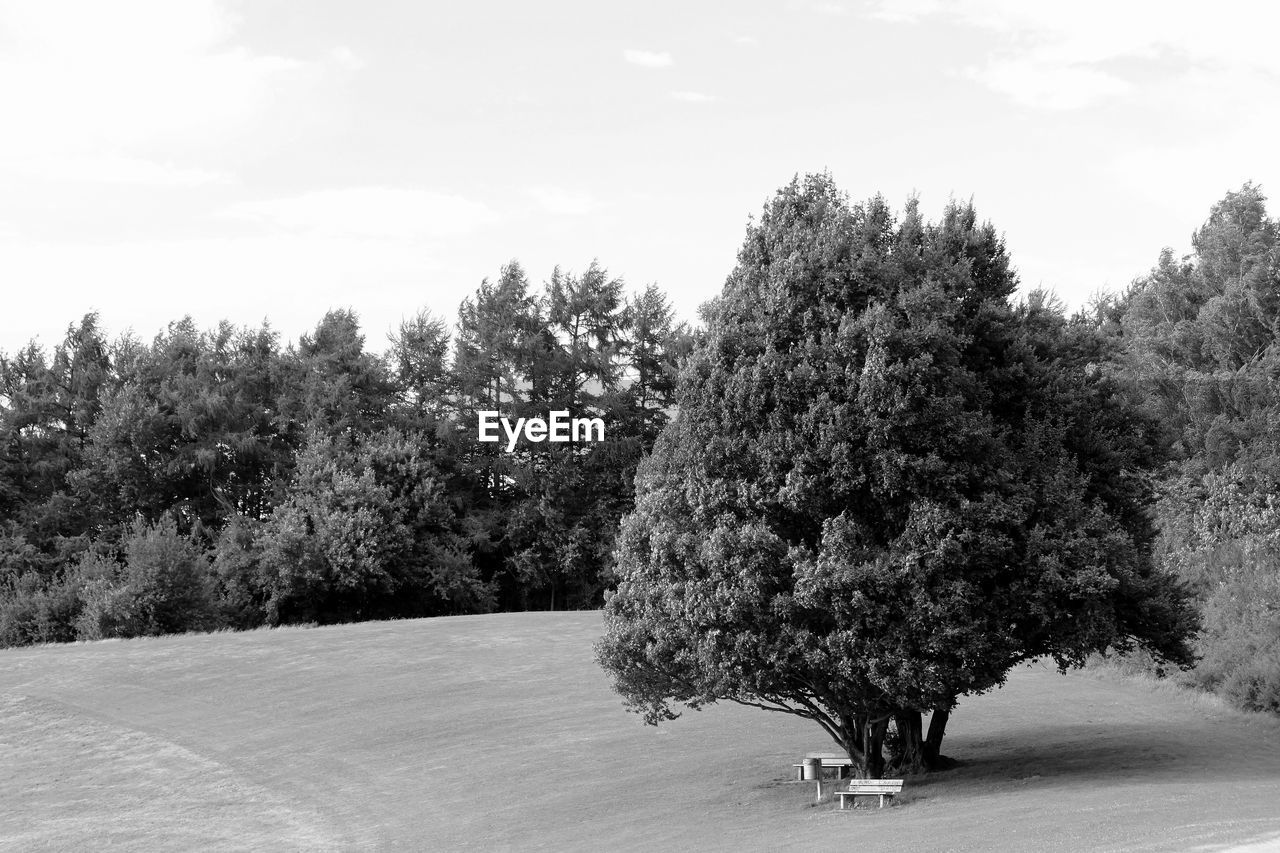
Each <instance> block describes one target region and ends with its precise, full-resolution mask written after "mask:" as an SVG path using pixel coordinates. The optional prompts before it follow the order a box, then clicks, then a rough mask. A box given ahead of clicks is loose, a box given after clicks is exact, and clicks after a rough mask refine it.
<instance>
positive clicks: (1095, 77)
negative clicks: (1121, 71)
mask: <svg viewBox="0 0 1280 853" xmlns="http://www.w3.org/2000/svg"><path fill="white" fill-rule="evenodd" d="M966 74H967V76H969V77H970V78H972V79H974V80H977V81H978V82H980V83H983V84H985V85H986V86H987V87H989V88H991V89H994V90H995V91H997V92H1000V93H1001V94H1004V95H1008V96H1009V97H1011V98H1012V99H1013V100H1014V101H1016V102H1018V103H1020V104H1022V105H1024V106H1029V107H1040V108H1043V109H1052V110H1073V109H1078V108H1080V107H1085V106H1088V105H1089V104H1092V103H1094V102H1095V101H1097V100H1100V99H1102V98H1105V97H1109V96H1112V95H1123V94H1124V93H1126V92H1128V91H1129V90H1130V89H1131V88H1133V87H1132V86H1131V85H1130V84H1129V83H1126V82H1125V81H1124V80H1122V79H1120V78H1118V77H1115V76H1113V75H1111V74H1107V73H1106V72H1103V71H1099V70H1097V69H1095V68H1089V67H1082V66H1077V65H1053V64H1045V63H1038V62H1035V61H1030V60H1023V59H1011V60H993V61H991V62H988V63H987V64H986V65H985V66H981V67H977V68H969V69H967V70H966Z"/></svg>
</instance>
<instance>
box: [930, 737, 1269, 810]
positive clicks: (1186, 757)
mask: <svg viewBox="0 0 1280 853" xmlns="http://www.w3.org/2000/svg"><path fill="white" fill-rule="evenodd" d="M1236 735H1238V732H1225V733H1218V732H1215V731H1214V730H1213V727H1212V726H1211V725H1210V724H1206V725H1205V726H1204V728H1203V729H1201V730H1195V729H1189V730H1186V731H1175V730H1173V729H1171V728H1169V727H1164V726H1157V725H1140V724H1122V725H1111V726H1105V727H1100V726H1098V725H1097V724H1078V725H1067V726H1053V727H1044V728H1040V729H1021V730H1018V731H1017V732H1012V733H1010V734H1009V735H1007V736H1005V737H998V738H966V737H957V738H956V739H955V740H954V741H953V742H951V743H949V744H948V747H949V749H948V750H947V751H948V753H950V754H951V757H952V758H954V759H957V763H956V766H955V767H954V768H951V769H948V770H944V771H940V772H936V773H929V774H925V775H921V776H915V777H912V778H911V780H910V785H911V787H912V789H914V790H919V791H921V792H922V793H923V794H925V795H926V796H927V794H928V789H930V788H937V787H942V786H946V787H947V788H951V787H952V785H953V783H963V784H961V785H957V786H956V790H948V792H947V794H948V796H955V795H957V794H962V793H963V792H964V791H965V790H972V791H973V792H974V793H983V792H986V791H988V790H990V789H991V788H1003V787H1017V786H1022V785H1031V784H1035V785H1059V784H1061V785H1077V784H1079V783H1080V782H1089V783H1091V784H1097V785H1106V784H1126V785H1127V784H1144V783H1160V782H1169V781H1176V780H1183V779H1186V778H1187V777H1188V776H1195V777H1196V778H1197V779H1199V780H1201V781H1204V782H1209V783H1212V782H1224V783H1226V782H1237V783H1238V782H1242V781H1249V780H1265V781H1273V780H1274V779H1275V778H1276V776H1277V775H1280V747H1278V746H1277V745H1275V744H1271V743H1265V742H1258V741H1256V740H1250V739H1246V738H1241V737H1239V736H1236ZM974 783H979V784H976V785H975V784H974ZM922 789H923V790H922Z"/></svg>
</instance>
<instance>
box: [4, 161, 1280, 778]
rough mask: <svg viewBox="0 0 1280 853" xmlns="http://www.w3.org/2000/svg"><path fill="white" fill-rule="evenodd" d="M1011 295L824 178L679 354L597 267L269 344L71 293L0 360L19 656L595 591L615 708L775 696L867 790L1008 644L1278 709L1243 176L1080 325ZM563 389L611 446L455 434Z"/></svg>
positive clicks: (1264, 293)
mask: <svg viewBox="0 0 1280 853" xmlns="http://www.w3.org/2000/svg"><path fill="white" fill-rule="evenodd" d="M1015 284H1016V279H1015V276H1014V273H1013V271H1012V267H1011V265H1010V260H1009V258H1008V257H1007V256H1006V253H1005V250H1004V247H1003V245H1002V243H1001V241H1000V239H999V238H998V237H997V235H996V233H995V232H994V231H993V229H992V228H991V227H990V226H987V225H981V224H979V222H978V220H977V218H976V216H975V214H974V212H973V210H972V208H971V207H968V206H963V205H953V206H951V207H950V208H949V209H948V210H947V212H946V213H945V215H944V216H943V218H942V220H941V221H940V222H938V223H936V224H929V223H925V222H924V221H922V219H921V217H920V216H919V214H918V212H917V210H916V208H915V206H914V204H909V205H908V207H907V209H906V210H905V211H904V212H903V214H902V215H901V217H900V218H895V217H894V216H893V215H892V213H891V212H890V210H889V209H888V207H887V206H886V205H885V203H884V202H883V201H881V200H879V199H873V200H872V201H871V202H869V203H867V204H864V205H858V206H851V205H849V204H848V202H847V201H846V200H845V199H844V198H843V197H842V196H841V194H840V193H839V192H837V191H836V189H835V188H834V187H833V186H831V183H830V180H829V179H827V178H825V177H817V178H812V179H807V180H805V181H803V182H799V181H798V182H796V183H794V184H793V185H792V186H790V187H788V188H786V189H784V190H783V191H782V192H781V193H780V194H779V195H778V196H777V197H776V198H775V199H774V200H773V201H771V202H770V204H769V205H768V206H767V207H766V210H765V212H764V215H763V217H762V218H761V220H760V221H759V223H757V224H755V225H752V226H751V227H750V228H749V229H748V234H747V239H746V241H745V243H744V245H743V248H742V252H741V254H740V256H739V259H738V264H737V267H736V268H735V269H734V271H733V273H732V275H731V276H730V277H729V280H728V282H727V284H726V288H725V291H724V293H723V295H722V297H721V298H720V299H719V300H717V301H716V302H714V303H712V304H711V305H709V306H708V308H707V313H706V316H705V320H706V323H707V327H708V328H707V332H706V333H705V334H700V335H698V336H696V337H695V336H694V335H692V334H690V333H689V332H688V330H687V329H686V328H685V327H684V326H682V325H680V324H677V323H676V322H675V320H674V318H673V315H672V311H671V308H670V306H669V303H668V301H667V299H666V298H665V296H664V295H663V294H662V292H661V291H659V290H658V289H657V288H656V287H650V288H648V289H646V290H645V291H643V292H642V293H639V294H635V295H632V296H628V295H627V294H625V293H624V289H623V286H622V284H621V282H620V281H619V280H618V279H616V278H614V277H611V276H610V275H609V274H608V273H607V272H606V271H605V270H604V269H603V268H601V267H599V266H598V265H595V264H592V265H590V266H589V267H588V268H587V269H586V270H584V271H582V272H581V273H580V274H576V275H575V274H567V273H565V272H562V271H560V270H557V271H556V272H555V273H554V274H553V275H552V276H551V277H550V279H549V280H548V281H547V282H545V284H544V285H543V286H542V287H533V286H531V285H530V282H529V281H528V278H527V276H526V275H525V273H524V271H523V270H522V269H521V268H520V267H519V265H517V264H514V263H513V264H511V265H509V266H507V267H505V268H503V269H502V270H501V272H500V274H499V275H498V276H497V277H496V278H494V279H493V280H486V281H484V282H483V283H482V284H481V285H480V287H479V289H478V290H477V291H476V293H475V294H474V296H473V297H471V298H470V299H468V300H466V301H465V302H464V303H463V305H462V306H461V307H460V310H459V312H458V315H457V317H456V320H455V321H454V322H448V321H446V320H445V319H443V318H440V317H436V316H433V315H431V314H429V313H425V312H424V313H421V314H418V315H416V316H414V317H412V318H411V319H409V320H407V321H405V322H404V323H402V324H401V326H400V327H399V328H398V329H397V330H396V331H395V332H394V333H393V334H392V335H391V336H390V340H389V341H388V342H387V344H386V346H385V348H383V349H382V351H380V352H378V351H375V350H374V348H370V347H367V346H366V343H365V338H364V334H363V332H362V331H361V329H360V326H359V322H358V319H357V317H356V316H355V315H354V314H353V313H351V312H350V311H342V310H338V311H331V312H329V313H328V314H326V315H325V316H324V318H323V319H322V320H321V321H320V322H319V323H318V324H317V326H316V327H315V329H314V330H312V331H311V332H310V333H308V334H305V335H303V336H301V338H300V339H298V340H297V341H295V342H291V343H286V342H282V341H281V339H280V336H279V335H278V334H277V333H275V332H274V331H272V330H271V329H270V328H269V327H266V326H264V327H262V328H257V329H248V328H236V327H233V326H231V325H229V324H222V325H220V326H218V327H217V328H214V329H208V330H200V329H197V328H196V327H195V326H194V325H193V323H192V322H191V321H190V320H188V319H184V320H179V321H177V322H174V323H172V324H171V325H170V326H169V327H168V328H167V329H166V330H165V331H164V332H163V333H161V334H160V335H158V336H157V337H155V338H154V339H153V340H151V341H150V342H143V341H140V340H137V339H135V338H132V337H128V336H126V337H124V338H121V339H118V340H112V341H109V340H108V339H107V337H106V336H105V335H104V333H103V331H102V329H101V328H100V327H99V325H98V321H97V318H96V317H95V316H94V315H88V316H86V317H84V318H83V319H82V320H81V321H80V322H79V323H76V324H73V325H72V326H70V327H69V328H68V330H67V334H66V337H65V339H64V340H62V341H61V342H59V343H57V344H56V345H55V346H53V347H52V348H51V349H46V348H43V347H41V346H39V345H37V344H35V343H32V344H30V345H28V346H26V347H24V348H22V349H20V350H19V351H17V352H15V353H12V354H8V355H4V354H0V645H12V644H25V643H34V642H50V641H68V640H74V639H77V638H96V637H109V636H133V635H140V634H156V633H165V632H172V631H187V630H205V629H210V628H217V627H235V628H247V627H253V626H256V625H262V624H280V623H288V622H335V621H347V620H356V619H368V618H392V617H402V616H416V615H432V614H444V613H463V612H485V611H490V610H506V609H528V608H579V607H592V606H598V605H599V604H600V603H601V602H602V601H603V600H604V595H605V590H606V589H608V588H609V587H612V586H615V585H616V586H617V587H618V593H617V595H616V596H615V597H614V598H613V599H612V600H611V601H610V603H609V623H610V633H609V635H608V637H607V638H606V641H605V642H604V643H603V644H602V646H601V649H600V651H601V656H602V659H603V660H604V662H605V663H606V665H607V666H608V667H610V668H611V669H612V670H613V672H614V674H615V677H616V678H617V680H618V685H619V687H620V688H621V689H622V690H623V692H624V694H626V695H627V696H628V697H629V699H630V700H631V701H632V702H633V704H634V705H635V707H636V708H637V709H639V710H643V711H644V712H646V713H647V714H648V716H649V717H650V718H651V719H659V718H662V717H664V716H667V715H669V714H670V713H673V712H672V711H671V709H670V707H669V703H670V702H673V701H674V702H687V703H689V704H691V705H694V706H696V705H698V704H700V703H703V702H708V701H714V700H716V699H736V700H739V701H747V702H755V703H756V704H760V705H763V706H766V707H773V708H781V707H785V708H786V709H788V710H792V711H799V712H801V713H803V714H805V715H807V716H811V717H813V718H814V719H816V720H818V721H819V722H820V723H821V724H823V725H824V726H825V727H826V728H827V730H828V731H829V733H831V734H832V735H833V737H835V738H836V739H837V740H838V741H840V742H841V743H842V744H844V745H845V746H846V747H848V748H850V750H851V751H852V752H854V753H856V754H859V755H861V756H862V757H863V760H864V762H865V765H866V766H865V768H864V769H865V770H866V771H867V772H874V771H875V770H877V769H878V762H879V754H880V753H879V748H878V744H879V741H880V739H881V738H883V737H884V736H885V731H886V724H887V723H888V721H890V720H892V723H893V726H894V728H895V729H896V732H895V739H896V745H895V750H894V757H893V760H895V761H897V762H898V763H899V764H900V765H901V766H904V767H912V766H919V765H922V764H923V765H928V764H930V763H932V762H934V761H936V760H937V750H938V746H939V743H940V740H941V737H942V733H943V731H944V728H945V724H946V720H947V715H948V712H949V709H950V708H951V706H952V704H953V703H954V701H955V699H956V697H957V696H959V695H962V694H964V693H966V692H973V691H981V690H984V689H987V688H989V687H991V686H993V685H995V684H998V683H999V682H1000V681H1001V679H1002V678H1003V675H1004V673H1005V672H1006V671H1007V669H1008V667H1009V666H1011V665H1012V664H1013V663H1015V662H1017V661H1019V660H1022V659H1025V658H1028V657H1035V656H1043V657H1050V658H1054V659H1056V660H1057V661H1058V663H1059V664H1061V665H1063V666H1069V665H1073V664H1077V663H1079V662H1080V661H1081V660H1082V659H1083V658H1084V656H1085V655H1087V654H1088V653H1090V652H1091V651H1094V650H1097V649H1103V648H1106V649H1109V650H1111V651H1116V650H1119V651H1125V650H1126V649H1132V650H1133V654H1134V656H1135V657H1138V658H1140V659H1145V660H1149V661H1150V662H1151V665H1152V667H1153V668H1154V669H1156V670H1157V671H1158V672H1160V673H1168V672H1171V671H1173V672H1177V670H1173V669H1171V668H1169V667H1168V666H1166V664H1167V663H1168V662H1170V661H1172V662H1173V663H1176V664H1179V665H1185V664H1186V663H1187V662H1188V661H1189V660H1191V659H1192V658H1194V659H1195V664H1194V666H1193V667H1192V668H1190V669H1188V670H1186V671H1185V672H1180V673H1177V677H1179V678H1182V679H1185V680H1187V681H1189V682H1191V683H1194V684H1197V685H1200V686H1203V687H1206V688H1208V689H1212V690H1216V691H1219V692H1221V693H1222V694H1223V695H1224V696H1226V697H1228V698H1229V699H1231V700H1232V701H1233V702H1235V703H1236V704H1238V705H1240V706H1241V707H1245V708H1250V709H1257V710H1269V711H1273V712H1278V711H1280V570H1278V569H1277V566H1280V501H1278V500H1277V494H1278V493H1280V391H1277V388H1278V387H1280V386H1278V385H1277V381H1278V380H1280V345H1278V343H1277V339H1278V335H1280V225H1277V223H1276V221H1275V220H1273V219H1272V218H1270V217H1269V216H1268V214H1267V211H1266V204H1265V199H1264V197H1263V195H1262V193H1261V191H1260V190H1259V188H1257V187H1255V186H1253V185H1245V186H1244V187H1243V188H1241V189H1240V190H1239V191H1238V192H1232V193H1228V194H1227V195H1226V197H1225V198H1224V199H1223V200H1222V201H1221V202H1219V203H1218V204H1216V205H1215V206H1214V207H1213V209H1212V210H1211V211H1210V214H1209V217H1208V219H1207V220H1206V222H1205V223H1204V225H1203V227H1202V228H1200V229H1199V230H1198V231H1197V232H1196V234H1195V235H1194V237H1193V240H1192V251H1191V253H1190V254H1188V255H1186V256H1184V257H1176V256H1175V255H1174V253H1173V252H1172V251H1171V250H1165V252H1164V253H1162V254H1161V255H1160V257H1159V260H1158V262H1157V264H1156V266H1155V267H1154V268H1153V269H1152V270H1151V271H1150V273H1148V274H1147V275H1145V276H1143V277H1141V278H1139V279H1138V280H1137V281H1135V282H1134V284H1133V285H1132V286H1131V287H1130V288H1129V289H1128V290H1127V291H1126V292H1124V293H1122V294H1119V295H1116V296H1112V297H1107V298H1104V299H1101V300H1099V301H1097V302H1096V303H1095V304H1093V305H1091V306H1090V307H1089V308H1088V309H1087V310H1085V311H1082V312H1080V313H1078V314H1077V315H1075V316H1072V317H1070V318H1068V317H1067V316H1065V315H1064V312H1063V311H1062V310H1061V308H1060V307H1058V306H1057V305H1055V304H1054V303H1053V301H1052V300H1050V299H1047V298H1045V297H1043V296H1042V295H1039V294H1030V295H1028V296H1026V297H1025V298H1024V299H1023V301H1021V302H1020V303H1016V304H1015V303H1014V302H1013V301H1011V299H1012V294H1013V291H1014V287H1015ZM695 341H696V345H695ZM686 360H687V363H686V364H685V367H684V369H683V374H682V376H683V378H682V379H681V381H680V387H679V392H678V395H677V384H676V379H677V373H678V370H677V364H678V363H683V362H686ZM677 405H678V409H679V411H680V413H681V414H680V415H679V417H678V418H676V420H675V421H674V422H672V423H670V425H668V421H669V420H670V419H671V417H672V415H673V414H674V413H675V412H676V411H677ZM561 409H563V410H569V411H572V412H573V413H574V414H575V415H587V416H594V415H598V416H600V417H602V418H603V419H604V420H605V421H606V423H607V425H608V427H607V437H608V440H607V441H606V442H604V443H602V444H586V443H574V444H567V445H561V444H555V445H553V444H550V443H541V444H530V443H528V442H526V441H521V442H520V443H519V445H518V446H517V447H516V449H515V451H514V452H513V453H507V452H505V449H504V448H502V447H500V446H498V445H495V444H490V443H479V442H477V441H476V417H477V412H479V411H483V410H497V411H500V412H502V413H503V414H504V415H507V416H510V417H513V418H517V417H528V416H545V415H546V414H547V413H548V412H549V411H552V410H561ZM655 442H656V445H655ZM651 448H653V449H654V450H653V453H652V456H651V458H649V459H648V460H647V461H645V462H644V463H643V464H641V460H642V458H643V457H645V456H646V454H648V453H649V451H650V449H651ZM638 465H639V469H637V466H638ZM637 470H639V476H638V478H637ZM637 483H638V489H639V493H640V498H639V500H638V501H636V500H635V498H634V495H635V491H634V489H635V488H636V484H637ZM1153 501H1154V502H1153ZM633 510H634V511H633ZM628 513H629V514H630V515H629V517H628V518H627V520H626V522H625V524H623V525H622V527H621V529H619V520H620V519H622V518H623V517H624V516H628ZM615 555H616V558H617V559H618V560H619V564H618V568H617V571H615ZM618 571H620V572H621V576H619V574H618V573H617V572H618ZM620 577H621V582H620V583H619V578H620ZM1188 594H1189V595H1190V598H1191V600H1192V602H1193V603H1194V605H1195V609H1196V610H1197V611H1198V613H1192V612H1190V611H1189V609H1188V608H1187V607H1186V600H1187V595H1188ZM1197 616H1198V617H1199V618H1200V621H1201V622H1202V628H1201V630H1200V632H1199V633H1198V634H1194V635H1192V638H1191V640H1190V641H1189V642H1190V644H1191V648H1190V649H1188V647H1187V643H1188V639H1187V638H1188V635H1189V632H1190V629H1191V627H1192V625H1193V624H1194V623H1195V622H1196V617H1197ZM930 710H931V711H932V712H933V715H932V718H931V721H930V727H929V732H928V734H926V733H925V731H924V730H923V727H922V717H921V712H924V711H930Z"/></svg>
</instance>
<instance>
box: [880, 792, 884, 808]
mask: <svg viewBox="0 0 1280 853" xmlns="http://www.w3.org/2000/svg"><path fill="white" fill-rule="evenodd" d="M880 808H884V794H881V795H880Z"/></svg>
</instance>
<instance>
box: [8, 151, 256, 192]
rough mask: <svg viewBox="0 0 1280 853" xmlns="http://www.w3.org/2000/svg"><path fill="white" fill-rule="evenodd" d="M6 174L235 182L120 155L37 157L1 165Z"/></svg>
mask: <svg viewBox="0 0 1280 853" xmlns="http://www.w3.org/2000/svg"><path fill="white" fill-rule="evenodd" d="M0 170H2V171H4V172H5V173H7V174H10V175H13V176H16V177H22V178H27V179H33V180H43V181H77V182H83V183H99V184H134V185H138V186H149V187H197V186H204V185H207V184H227V183H232V182H233V178H232V177H231V176H230V175H228V174H226V173H225V172H217V171H210V170H208V169H199V168H188V167H182V166H176V165H174V164H173V163H171V162H168V161H156V160H148V159H144V158H140V157H120V156H110V155H103V156H91V155H85V156H77V155H73V156H66V157H34V158H28V159H22V160H11V161H7V162H5V163H3V164H0Z"/></svg>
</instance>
